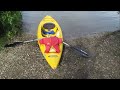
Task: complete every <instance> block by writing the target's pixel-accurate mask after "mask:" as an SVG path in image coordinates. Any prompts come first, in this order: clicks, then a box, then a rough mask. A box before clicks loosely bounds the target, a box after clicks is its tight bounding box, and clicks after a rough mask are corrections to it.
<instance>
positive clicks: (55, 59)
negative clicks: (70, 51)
mask: <svg viewBox="0 0 120 90" xmlns="http://www.w3.org/2000/svg"><path fill="white" fill-rule="evenodd" d="M45 23H54V25H55V27H57V31H56V33H55V34H54V36H56V37H58V38H62V41H63V35H62V30H61V27H60V26H59V24H58V23H57V21H56V20H55V19H53V18H52V17H51V16H48V15H47V16H45V17H44V18H43V19H42V21H41V22H40V24H39V26H38V31H37V38H38V39H40V38H41V39H43V38H46V37H47V38H49V37H50V36H44V35H43V34H42V28H43V25H44V24H45ZM51 36H52V35H51ZM38 45H39V48H40V50H41V52H42V54H43V56H44V58H45V59H46V61H47V62H48V64H49V65H50V66H51V68H52V69H56V68H57V66H58V65H59V62H60V58H61V55H62V51H63V43H61V44H59V49H60V52H59V53H57V52H56V51H55V48H54V47H51V48H50V51H49V53H45V50H46V47H45V45H44V44H40V42H39V41H38Z"/></svg>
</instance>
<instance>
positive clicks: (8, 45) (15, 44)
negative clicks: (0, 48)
mask: <svg viewBox="0 0 120 90" xmlns="http://www.w3.org/2000/svg"><path fill="white" fill-rule="evenodd" d="M21 44H23V42H14V43H12V44H6V45H5V46H4V47H15V46H17V45H21Z"/></svg>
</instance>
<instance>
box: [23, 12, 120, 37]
mask: <svg viewBox="0 0 120 90" xmlns="http://www.w3.org/2000/svg"><path fill="white" fill-rule="evenodd" d="M22 14H23V23H24V25H23V29H24V31H25V32H26V33H29V34H33V35H36V33H37V28H38V25H39V23H40V21H41V20H42V19H43V18H44V17H45V16H46V15H51V16H52V17H53V18H54V19H55V20H56V21H58V23H59V25H60V26H61V28H62V31H63V36H64V38H66V39H69V38H78V37H81V36H82V35H84V36H85V35H86V34H92V33H96V32H104V31H115V30H118V28H119V15H118V13H117V11H23V12H22Z"/></svg>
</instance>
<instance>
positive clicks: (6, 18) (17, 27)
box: [0, 11, 22, 49]
mask: <svg viewBox="0 0 120 90" xmlns="http://www.w3.org/2000/svg"><path fill="white" fill-rule="evenodd" d="M21 28H22V14H21V11H0V49H1V48H2V47H3V46H4V44H5V43H6V42H7V41H8V40H11V39H12V38H13V37H14V36H16V35H17V34H18V33H19V32H21V30H22V29H21Z"/></svg>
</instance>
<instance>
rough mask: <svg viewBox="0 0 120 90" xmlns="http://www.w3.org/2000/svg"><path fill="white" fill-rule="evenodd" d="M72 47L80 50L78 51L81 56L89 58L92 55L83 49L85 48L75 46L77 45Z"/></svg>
mask: <svg viewBox="0 0 120 90" xmlns="http://www.w3.org/2000/svg"><path fill="white" fill-rule="evenodd" d="M71 48H72V49H74V50H76V51H78V53H79V54H80V55H81V56H83V57H86V58H89V57H90V55H89V54H88V53H87V52H85V51H83V50H82V49H80V48H75V47H71Z"/></svg>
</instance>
